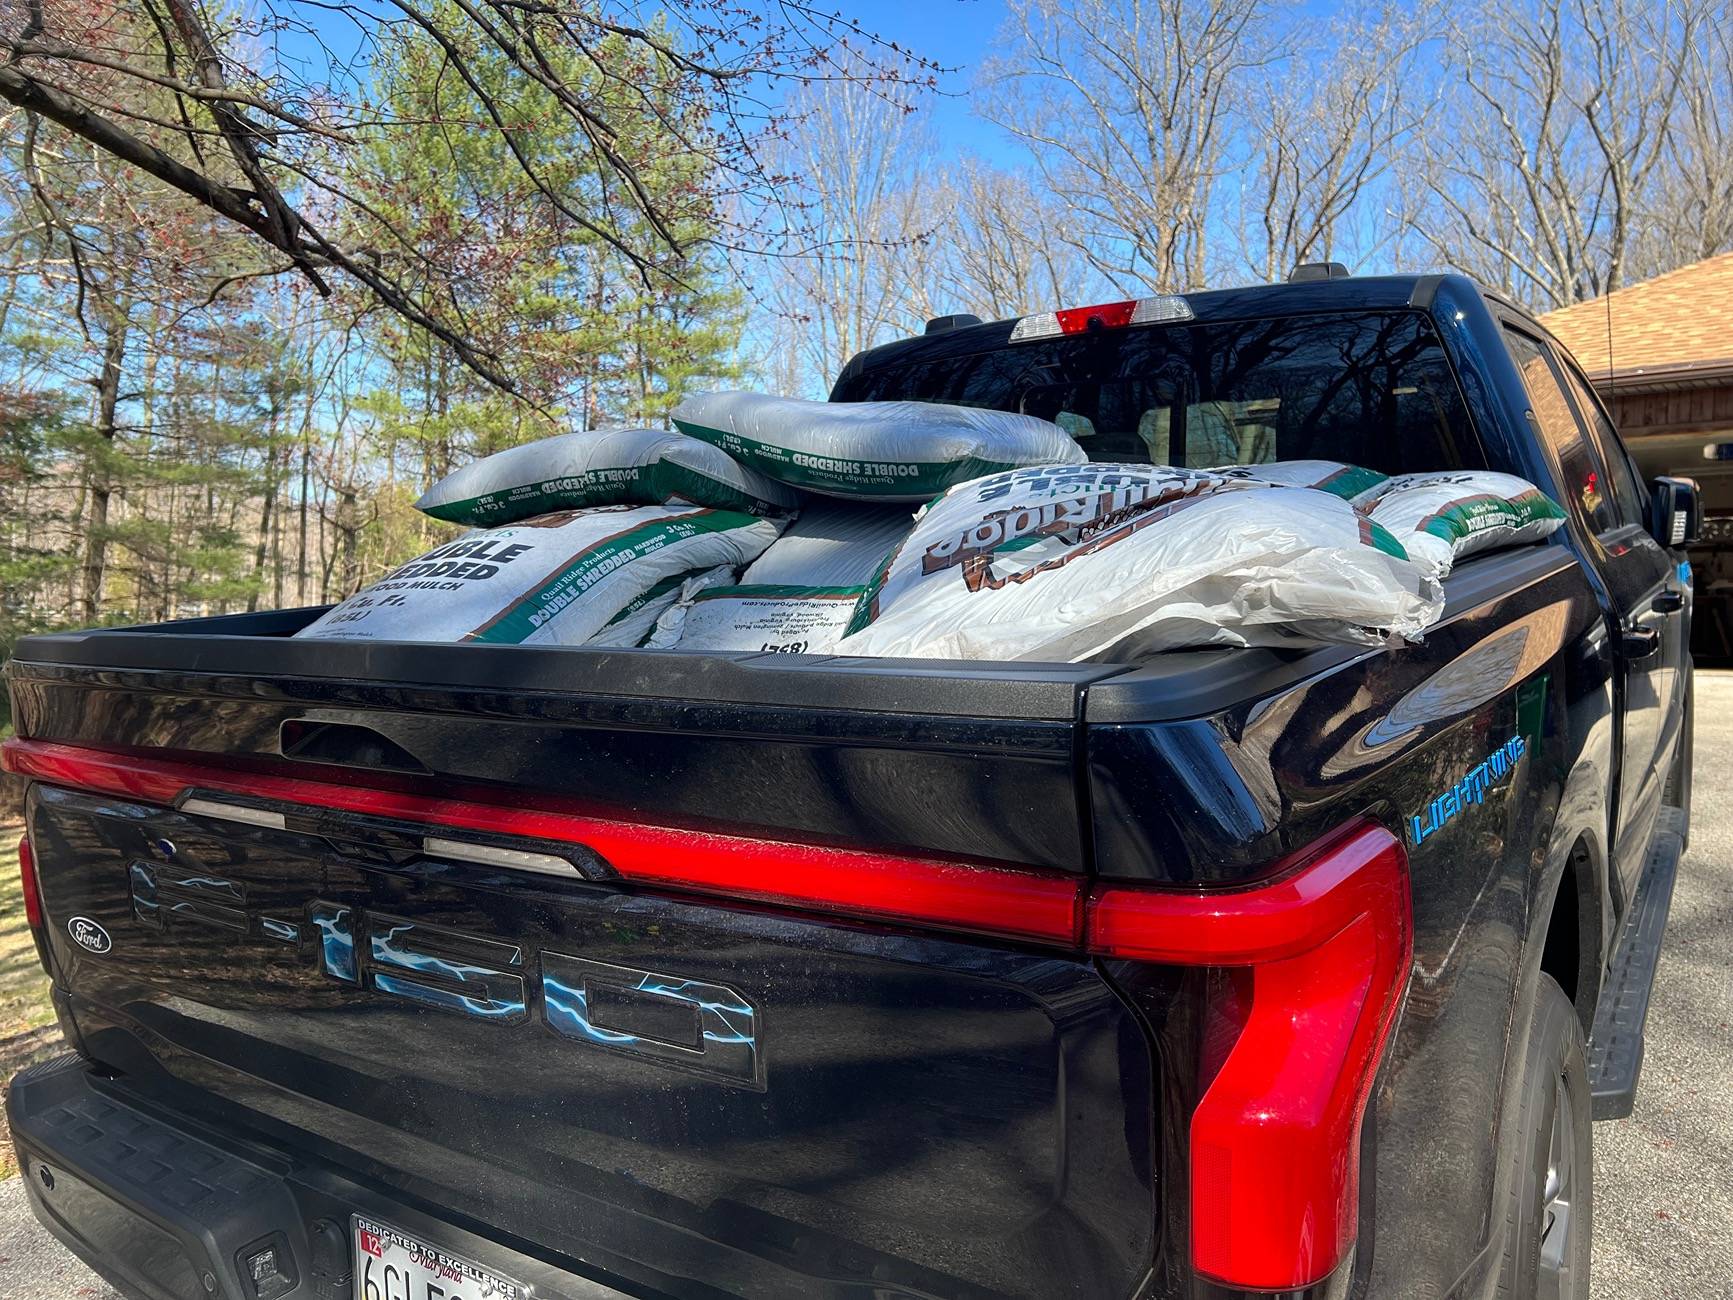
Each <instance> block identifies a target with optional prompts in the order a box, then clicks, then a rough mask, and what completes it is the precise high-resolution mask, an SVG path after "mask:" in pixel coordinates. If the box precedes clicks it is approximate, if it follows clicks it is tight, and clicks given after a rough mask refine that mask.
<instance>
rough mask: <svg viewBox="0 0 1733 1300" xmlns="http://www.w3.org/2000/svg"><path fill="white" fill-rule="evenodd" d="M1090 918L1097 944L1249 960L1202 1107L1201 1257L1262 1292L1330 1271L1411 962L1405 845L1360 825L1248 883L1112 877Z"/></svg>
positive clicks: (1182, 960)
mask: <svg viewBox="0 0 1733 1300" xmlns="http://www.w3.org/2000/svg"><path fill="white" fill-rule="evenodd" d="M1086 925H1087V934H1088V940H1089V946H1090V948H1091V949H1092V950H1093V951H1096V952H1099V953H1102V954H1104V955H1110V956H1116V957H1125V958H1130V959H1132V960H1137V961H1152V962H1161V963H1166V964H1176V965H1188V966H1221V967H1245V968H1248V969H1249V972H1250V975H1251V996H1250V1005H1249V1006H1244V1005H1236V1006H1235V1007H1234V1008H1232V1009H1231V1015H1230V1016H1229V1019H1230V1020H1238V1021H1239V1022H1241V1026H1242V1027H1241V1028H1240V1030H1239V1034H1238V1037H1237V1038H1236V1039H1235V1040H1234V1042H1233V1045H1232V1047H1231V1048H1229V1049H1228V1050H1227V1052H1226V1055H1225V1057H1224V1058H1223V1059H1222V1061H1221V1065H1220V1068H1219V1069H1217V1070H1216V1071H1215V1074H1214V1077H1213V1078H1212V1079H1211V1081H1210V1083H1209V1085H1208V1087H1207V1088H1206V1089H1205V1091H1204V1094H1203V1096H1202V1097H1201V1098H1200V1099H1199V1101H1198V1105H1197V1109H1196V1111H1195V1112H1194V1113H1193V1115H1192V1122H1191V1165H1192V1168H1191V1229H1192V1262H1193V1264H1194V1265H1195V1267H1196V1268H1197V1269H1198V1271H1199V1272H1201V1273H1204V1274H1206V1275H1208V1276H1209V1277H1211V1278H1214V1279H1216V1280H1218V1281H1221V1282H1224V1283H1227V1284H1229V1285H1232V1286H1238V1287H1244V1288H1249V1289H1256V1290H1272V1291H1274V1290H1290V1289H1297V1288H1300V1287H1305V1286H1309V1285H1311V1284H1312V1283H1315V1282H1318V1281H1321V1280H1323V1279H1324V1278H1326V1277H1328V1276H1329V1275H1330V1273H1331V1272H1332V1271H1334V1270H1335V1268H1336V1267H1337V1266H1338V1265H1339V1264H1340V1263H1341V1262H1342V1261H1343V1260H1344V1259H1345V1258H1346V1257H1347V1253H1348V1251H1349V1250H1350V1249H1351V1248H1352V1246H1353V1243H1354V1236H1355V1228H1356V1221H1357V1217H1358V1213H1359V1200H1360V1128H1361V1122H1362V1120H1363V1119H1364V1117H1365V1113H1366V1102H1367V1098H1368V1096H1369V1095H1370V1092H1371V1087H1372V1080H1373V1075H1374V1074H1375V1073H1376V1071H1377V1067H1378V1061H1379V1058H1380V1057H1381V1056H1382V1054H1383V1051H1384V1045H1385V1043H1386V1041H1387V1039H1388V1037H1389V1034H1390V1030H1391V1027H1392V1026H1393V1025H1394V1023H1395V1019H1396V1011H1397V1007H1398V1005H1399V1004H1400V1002H1401V1000H1402V994H1403V991H1404V989H1405V988H1406V987H1407V982H1408V972H1409V967H1410V965H1411V964H1412V961H1413V953H1414V938H1413V919H1412V903H1411V899H1410V895H1409V888H1408V863H1407V857H1406V855H1405V854H1404V853H1403V851H1402V846H1401V844H1400V843H1398V842H1397V840H1396V838H1395V837H1394V836H1392V835H1391V834H1390V833H1389V832H1388V831H1386V830H1384V829H1383V828H1382V827H1378V826H1372V825H1369V824H1368V825H1361V826H1357V827H1353V828H1350V829H1349V830H1348V831H1346V832H1343V833H1341V834H1338V835H1335V836H1332V837H1330V838H1329V839H1328V840H1327V841H1325V842H1323V843H1321V844H1320V845H1318V846H1316V847H1315V848H1313V849H1311V850H1308V851H1307V852H1306V853H1305V854H1303V855H1301V857H1300V858H1299V860H1298V861H1297V862H1296V863H1294V864H1293V865H1292V866H1291V867H1290V868H1289V869H1287V870H1286V871H1284V872H1283V873H1281V874H1280V875H1279V876H1277V877H1276V878H1274V879H1271V880H1268V881H1265V882H1261V883H1259V884H1258V885H1255V886H1253V887H1251V888H1247V889H1239V890H1233V891H1228V892H1218V893H1211V894H1175V893H1170V892H1169V893H1158V892H1155V891H1151V890H1138V889H1129V888H1119V887H1109V888H1106V889H1102V890H1099V891H1098V892H1097V894H1096V896H1095V897H1094V898H1093V899H1092V900H1091V902H1090V905H1089V916H1088V920H1087V922H1086ZM1220 987H1221V989H1223V990H1226V991H1227V994H1226V995H1228V996H1236V997H1238V996H1239V995H1238V994H1237V993H1235V992H1234V990H1235V985H1233V984H1222V985H1221V986H1220Z"/></svg>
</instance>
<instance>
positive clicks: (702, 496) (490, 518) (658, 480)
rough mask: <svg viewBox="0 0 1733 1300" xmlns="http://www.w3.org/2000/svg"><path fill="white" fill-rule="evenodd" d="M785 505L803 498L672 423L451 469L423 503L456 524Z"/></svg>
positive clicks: (564, 441)
mask: <svg viewBox="0 0 1733 1300" xmlns="http://www.w3.org/2000/svg"><path fill="white" fill-rule="evenodd" d="M679 502H687V503H690V504H691V505H697V506H714V507H716V508H717V509H718V510H743V511H745V512H746V513H748V514H755V515H762V514H775V513H778V512H781V511H786V510H789V509H792V508H793V507H795V506H797V505H799V504H800V498H799V497H798V496H797V495H796V494H795V493H794V492H792V491H791V490H790V489H788V488H786V487H784V486H782V485H781V484H779V483H772V482H771V481H770V480H769V479H767V478H765V477H764V475H762V474H755V473H753V472H752V471H751V470H749V469H747V468H746V467H745V466H743V465H738V464H736V463H735V462H734V461H733V460H732V459H731V458H730V457H729V456H728V454H727V453H726V452H723V451H720V450H718V449H717V448H715V447H712V446H711V445H710V444H709V443H706V442H700V441H699V440H698V439H696V438H688V437H687V436H686V435H685V434H683V433H673V432H670V431H668V430H666V429H601V430H585V431H583V432H579V433H564V434H560V435H559V436H558V437H554V438H543V439H541V441H539V442H528V443H525V444H524V445H523V446H521V447H511V448H508V449H507V450H505V451H501V452H496V453H494V454H493V455H492V456H484V457H482V458H481V459H480V460H478V461H475V462H473V463H471V464H469V465H465V466H464V467H463V468H462V469H459V470H455V471H453V472H452V473H450V474H447V475H446V476H445V477H444V478H442V479H440V480H439V482H437V483H435V484H434V485H433V486H432V487H430V488H428V489H427V491H426V492H424V493H422V495H421V500H419V501H417V502H416V503H415V508H416V509H417V510H420V511H421V512H422V513H423V514H428V515H432V516H433V517H434V518H435V519H444V520H446V521H447V522H449V523H454V524H488V525H492V524H509V523H512V522H514V521H516V520H519V519H532V518H534V517H535V516H537V515H545V514H549V513H551V512H552V511H555V510H579V509H583V508H585V507H587V506H616V505H650V506H654V505H672V504H676V503H679Z"/></svg>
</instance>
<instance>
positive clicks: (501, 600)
mask: <svg viewBox="0 0 1733 1300" xmlns="http://www.w3.org/2000/svg"><path fill="white" fill-rule="evenodd" d="M781 528H782V521H780V520H774V519H763V518H756V517H754V516H752V515H748V514H744V513H741V512H739V511H730V510H710V509H702V508H698V507H671V506H602V507H597V508H595V509H591V510H574V511H564V512H560V513H556V514H551V515H543V516H541V517H539V518H536V519H532V520H524V521H522V522H520V523H518V524H514V525H509V526H507V527H503V528H492V529H482V530H477V531H475V532H471V533H468V534H466V535H464V536H463V537H460V538H459V539H458V540H457V541H455V542H451V543H448V544H447V545H445V546H441V547H436V548H435V549H434V550H432V551H429V552H428V553H427V554H426V555H423V556H421V557H420V558H419V559H416V560H412V561H411V562H410V563H408V564H406V565H403V566H402V567H401V568H398V569H396V570H394V571H393V572H391V573H389V574H387V575H386V576H385V577H384V578H383V579H381V580H380V581H379V582H376V583H375V584H373V586H371V587H369V588H367V589H366V590H365V591H362V592H360V593H358V594H357V595H355V596H352V597H350V598H349V599H348V600H346V601H344V602H343V603H342V604H341V605H339V606H337V607H336V608H335V609H332V610H330V611H329V612H327V613H326V614H325V615H324V616H323V617H321V618H320V619H318V620H317V621H316V622H314V623H312V624H311V625H309V626H308V627H306V628H304V629H302V631H301V632H299V633H297V635H299V636H310V637H332V638H344V639H359V640H386V641H481V642H488V643H494V644H517V643H535V644H545V645H582V644H584V643H585V642H587V641H589V640H590V639H591V638H592V637H594V636H595V635H596V634H598V633H600V632H602V631H603V629H605V628H606V627H607V626H608V625H609V623H610V622H612V621H613V620H614V619H615V618H617V617H620V616H622V615H626V616H628V617H629V616H630V615H631V613H632V612H633V606H634V605H635V604H636V603H637V602H640V601H647V600H653V599H655V598H656V596H655V594H654V593H656V589H657V588H658V587H659V586H660V585H661V584H663V583H664V582H665V581H667V580H668V579H670V578H681V577H688V576H691V575H693V574H694V573H697V572H701V571H705V570H711V569H716V568H719V567H721V568H725V569H727V570H728V571H729V572H734V571H738V570H739V569H742V568H744V567H745V566H746V565H747V564H749V563H750V562H751V561H752V560H754V559H756V558H757V557H758V555H759V554H760V553H761V552H762V551H763V550H764V548H765V547H767V546H768V545H770V543H771V542H772V541H773V540H774V539H775V537H776V535H777V533H778V532H779V531H780V530H781ZM663 594H666V593H665V592H664V593H663ZM638 608H640V609H641V608H642V605H639V606H638Z"/></svg>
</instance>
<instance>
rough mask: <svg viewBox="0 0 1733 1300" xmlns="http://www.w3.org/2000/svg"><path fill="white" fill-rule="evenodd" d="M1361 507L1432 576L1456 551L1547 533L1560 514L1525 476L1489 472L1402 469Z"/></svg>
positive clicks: (1523, 541)
mask: <svg viewBox="0 0 1733 1300" xmlns="http://www.w3.org/2000/svg"><path fill="white" fill-rule="evenodd" d="M1362 508H1363V509H1365V510H1367V512H1368V513H1369V514H1370V515H1371V517H1372V518H1373V519H1374V520H1376V521H1377V522H1378V523H1380V524H1382V525H1384V527H1385V528H1388V529H1389V530H1390V531H1391V532H1392V533H1393V534H1395V536H1396V538H1397V540H1398V541H1400V542H1401V543H1402V545H1403V546H1404V547H1405V548H1406V549H1407V551H1408V553H1409V555H1410V556H1412V557H1413V559H1414V561H1415V563H1417V564H1419V565H1421V566H1422V567H1423V568H1425V569H1426V570H1427V571H1428V572H1430V573H1431V574H1432V575H1433V576H1434V577H1437V578H1443V577H1445V576H1446V575H1448V574H1449V573H1450V571H1451V569H1452V567H1454V565H1455V564H1456V562H1457V561H1458V560H1460V559H1462V558H1463V557H1464V556H1468V555H1479V554H1482V553H1484V552H1487V551H1495V550H1503V549H1505V548H1507V547H1511V546H1523V545H1527V544H1528V543H1531V542H1538V541H1541V540H1542V539H1544V538H1546V537H1550V536H1551V535H1552V534H1553V533H1554V532H1556V531H1557V530H1558V529H1559V528H1560V527H1561V526H1562V525H1563V524H1564V518H1565V514H1564V511H1563V509H1561V508H1560V507H1559V505H1558V503H1557V502H1555V501H1554V500H1553V499H1552V498H1551V497H1549V496H1547V495H1546V493H1544V492H1542V491H1541V490H1540V489H1539V488H1537V487H1536V486H1535V485H1534V484H1533V483H1530V482H1529V481H1528V480H1527V479H1523V478H1518V477H1517V476H1516V475H1514V474H1500V473H1497V472H1495V471H1492V470H1467V471H1453V472H1446V473H1439V474H1404V475H1402V476H1401V477H1399V478H1393V479H1391V480H1390V481H1389V482H1388V483H1386V484H1385V485H1384V487H1383V489H1382V490H1381V491H1379V492H1378V494H1377V495H1376V496H1375V497H1373V498H1372V500H1371V501H1370V503H1367V504H1363V505H1362Z"/></svg>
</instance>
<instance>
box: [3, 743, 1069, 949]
mask: <svg viewBox="0 0 1733 1300" xmlns="http://www.w3.org/2000/svg"><path fill="white" fill-rule="evenodd" d="M0 749H3V753H4V760H5V765H6V767H7V769H8V770H10V771H13V772H18V773H20V774H22V775H25V776H31V777H35V778H37V779H38V780H42V781H47V782H49V783H50V784H53V785H64V786H71V787H73V788H75V789H80V790H95V791H99V792H101V793H104V794H113V795H120V796H124V797H129V798H135V799H141V800H144V801H145V802H148V803H160V804H166V805H169V806H171V807H172V806H174V805H175V804H176V803H177V801H179V800H180V799H181V798H182V797H183V796H185V795H186V794H187V793H188V792H190V791H193V790H199V791H215V792H226V793H229V794H239V795H245V796H250V797H252V798H257V799H269V800H273V801H281V802H283V803H287V804H295V805H299V806H303V807H313V808H323V809H333V810H337V811H341V812H351V813H357V814H361V815H370V816H375V817H389V818H392V819H394V820H398V821H409V822H418V823H422V824H425V825H430V826H439V827H447V828H454V829H460V830H470V831H482V832H488V833H493V834H504V835H521V836H524V837H526V838H529V839H536V840H544V841H555V842H562V841H563V842H567V843H575V844H582V845H584V846H585V847H587V848H589V849H592V850H594V851H595V852H596V853H598V854H600V855H601V857H602V858H604V859H605V860H606V861H607V862H608V864H609V865H610V866H612V867H613V868H614V869H615V870H616V871H618V872H619V873H620V875H621V877H622V878H623V879H625V880H627V881H629V882H632V883H634V884H643V885H651V886H661V887H664V888H669V889H679V890H690V891H694V892H697V893H705V894H721V895H725V896H727V897H730V898H743V899H754V900H758V901H761V902H768V903H778V904H783V905H786V906H790V907H799V908H813V909H817V910H821V911H826V912H843V913H847V914H849V915H857V916H867V917H880V918H884V919H887V920H897V921H908V922H912V923H915V924H917V925H934V926H939V927H942V928H945V929H953V930H966V931H970V932H975V933H987V934H996V935H1006V936H1009V937H1012V938H1017V939H1028V940H1034V941H1037V942H1044V943H1057V944H1063V945H1065V946H1067V947H1074V946H1076V944H1077V943H1078V941H1079V938H1080V935H1081V930H1082V901H1083V900H1082V883H1081V882H1080V881H1079V880H1078V879H1077V878H1076V877H1074V876H1067V875H1063V874H1060V873H1058V872H1040V871H1033V870H1026V869H1022V868H1017V867H999V866H980V865H974V864H970V863H961V862H950V861H946V860H944V859H941V858H918V857H906V856H901V855H898V854H891V853H876V852H872V851H869V850H860V849H839V848H831V847H828V846H823V845H811V844H796V843H790V842H787V841H781V840H762V839H752V838H748V837H745V836H739V835H719V834H713V833H710V832H704V831H691V830H681V829H678V828H675V827H668V826H654V825H648V824H645V823H640V822H627V821H618V820H614V819H611V818H602V817H591V816H585V815H581V814H577V813H570V812H563V811H557V810H552V809H545V808H535V807H527V806H523V805H506V804H497V803H487V802H481V801H478V800H472V799H453V798H443V797H440V796H438V795H423V794H406V793H401V792H398V791H394V790H383V789H378V788H376V787H373V786H367V785H360V784H354V783H353V782H354V781H355V780H357V779H358V778H359V776H360V774H353V775H352V774H350V773H345V774H344V776H345V781H346V782H348V783H344V784H340V783H338V782H336V781H332V780H325V779H319V778H314V777H301V776H276V775H266V774H252V773H238V772H236V771H235V770H233V769H230V768H219V767H215V766H207V765H205V764H202V763H187V762H182V761H178V760H174V759H164V758H158V757H155V756H150V757H143V756H139V755H134V754H126V753H119V752H115V751H109V750H99V749H93V748H88V747H85V746H82V745H64V744H58V743H55V742H52V741H41V740H23V739H13V740H8V741H6V742H5V745H4V746H3V747H0Z"/></svg>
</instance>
